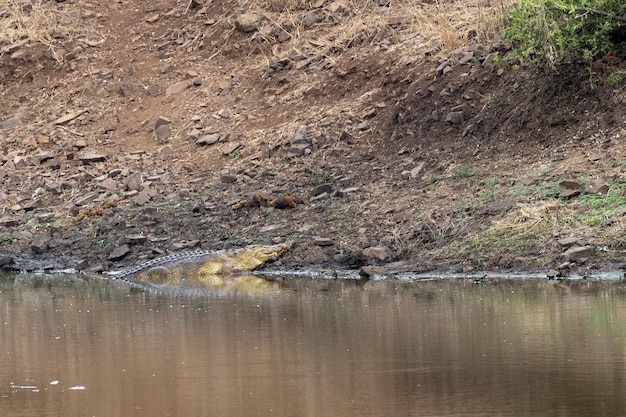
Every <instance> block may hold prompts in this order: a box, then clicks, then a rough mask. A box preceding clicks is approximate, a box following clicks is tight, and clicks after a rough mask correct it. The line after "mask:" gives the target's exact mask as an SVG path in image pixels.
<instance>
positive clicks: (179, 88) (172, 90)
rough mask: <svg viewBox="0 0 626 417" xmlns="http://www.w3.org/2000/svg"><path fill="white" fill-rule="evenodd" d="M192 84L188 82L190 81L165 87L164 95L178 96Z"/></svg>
mask: <svg viewBox="0 0 626 417" xmlns="http://www.w3.org/2000/svg"><path fill="white" fill-rule="evenodd" d="M192 84H193V81H191V82H190V80H185V81H179V82H177V83H175V84H172V85H170V86H169V87H167V88H166V89H165V95H166V96H171V95H173V94H180V93H182V92H183V91H185V90H186V89H188V88H189V87H191V85H192Z"/></svg>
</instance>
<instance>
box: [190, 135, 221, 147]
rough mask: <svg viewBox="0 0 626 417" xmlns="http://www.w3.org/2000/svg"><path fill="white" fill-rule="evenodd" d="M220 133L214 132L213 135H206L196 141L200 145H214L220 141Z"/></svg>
mask: <svg viewBox="0 0 626 417" xmlns="http://www.w3.org/2000/svg"><path fill="white" fill-rule="evenodd" d="M219 140H220V134H219V133H213V134H212V135H204V136H202V137H201V138H200V139H198V140H197V141H196V144H198V145H213V144H214V143H217V142H219Z"/></svg>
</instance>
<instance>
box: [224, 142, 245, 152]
mask: <svg viewBox="0 0 626 417" xmlns="http://www.w3.org/2000/svg"><path fill="white" fill-rule="evenodd" d="M240 146H241V144H240V143H239V142H233V143H229V144H227V145H226V146H223V147H222V148H221V149H220V152H222V155H230V154H231V153H233V152H235V151H236V150H237V149H238V148H239V147H240Z"/></svg>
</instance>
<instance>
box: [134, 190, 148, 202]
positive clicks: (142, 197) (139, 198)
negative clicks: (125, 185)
mask: <svg viewBox="0 0 626 417" xmlns="http://www.w3.org/2000/svg"><path fill="white" fill-rule="evenodd" d="M133 201H134V202H135V204H137V205H138V206H143V205H144V204H146V203H147V202H149V201H150V193H148V192H146V191H142V192H140V193H137V195H136V196H135V198H134V199H133Z"/></svg>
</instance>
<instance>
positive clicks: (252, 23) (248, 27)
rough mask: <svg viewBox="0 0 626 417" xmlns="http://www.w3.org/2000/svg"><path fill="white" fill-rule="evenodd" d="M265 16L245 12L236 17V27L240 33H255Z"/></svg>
mask: <svg viewBox="0 0 626 417" xmlns="http://www.w3.org/2000/svg"><path fill="white" fill-rule="evenodd" d="M262 20H263V16H262V15H259V14H257V13H254V12H245V13H241V14H239V15H237V16H236V17H235V27H236V28H237V30H239V31H240V32H244V33H250V32H254V31H255V30H256V29H257V28H258V27H259V26H261V21H262Z"/></svg>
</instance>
